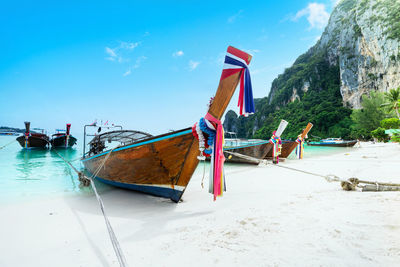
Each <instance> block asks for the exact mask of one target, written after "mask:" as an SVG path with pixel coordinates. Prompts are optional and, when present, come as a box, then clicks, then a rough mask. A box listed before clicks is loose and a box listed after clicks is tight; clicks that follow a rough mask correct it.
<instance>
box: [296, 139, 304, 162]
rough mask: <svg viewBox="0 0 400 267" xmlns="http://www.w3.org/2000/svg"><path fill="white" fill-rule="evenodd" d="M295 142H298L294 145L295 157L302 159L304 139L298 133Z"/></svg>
mask: <svg viewBox="0 0 400 267" xmlns="http://www.w3.org/2000/svg"><path fill="white" fill-rule="evenodd" d="M296 143H297V144H298V145H297V146H296V155H297V158H298V159H302V158H303V154H304V139H303V138H302V137H301V135H299V136H298V138H297V139H296Z"/></svg>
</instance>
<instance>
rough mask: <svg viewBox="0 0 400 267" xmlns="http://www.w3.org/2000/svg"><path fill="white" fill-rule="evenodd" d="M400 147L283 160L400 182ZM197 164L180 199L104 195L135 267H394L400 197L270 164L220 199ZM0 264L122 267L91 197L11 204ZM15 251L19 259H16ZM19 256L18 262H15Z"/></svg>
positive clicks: (232, 173)
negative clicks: (349, 188)
mask: <svg viewBox="0 0 400 267" xmlns="http://www.w3.org/2000/svg"><path fill="white" fill-rule="evenodd" d="M399 160H400V146H399V144H395V143H387V144H381V143H379V144H368V143H362V146H361V148H359V149H355V150H351V151H349V152H345V153H337V154H336V153H335V154H333V155H330V156H325V155H323V156H318V157H312V158H305V159H303V160H301V161H299V160H294V159H293V160H292V159H289V160H286V161H285V162H283V163H280V164H282V165H286V166H289V167H293V168H298V169H302V170H308V171H311V172H315V173H321V174H324V175H327V174H330V173H332V174H336V175H337V176H340V177H341V178H344V179H347V178H350V177H358V178H360V179H365V180H372V181H386V182H400V175H399V173H400V168H399V167H398V162H399ZM202 176H203V166H202V165H199V167H198V169H197V170H196V172H195V174H194V176H193V177H192V180H191V182H190V183H189V186H188V188H187V190H186V192H185V194H184V196H183V202H181V203H179V204H175V203H172V202H171V201H170V200H168V199H162V198H157V197H152V196H149V195H144V194H141V193H136V192H132V191H128V190H122V189H112V190H104V191H103V192H101V197H102V198H103V201H104V205H105V210H106V214H107V215H108V217H109V219H110V222H111V224H112V226H113V229H114V231H115V234H116V236H117V238H118V240H119V242H120V244H121V247H122V250H123V252H124V254H125V257H126V259H127V262H128V264H129V265H131V266H148V265H150V266H172V265H173V266H185V265H192V266H207V265H212V266H221V265H222V266H243V265H244V266H246V265H252V266H299V265H300V266H304V265H306V266H316V265H318V266H319V265H324V266H332V265H335V266H337V265H346V266H377V265H380V266H395V265H396V264H397V263H398V262H399V260H400V240H398V238H397V237H398V236H399V234H400V213H399V212H398V211H396V209H397V207H398V203H399V201H400V193H399V192H354V191H351V192H347V191H343V190H342V189H341V187H340V184H339V183H328V182H326V181H325V180H324V179H322V178H318V177H314V176H310V175H306V174H302V173H297V172H294V171H291V170H287V169H283V168H279V167H276V166H272V165H267V166H262V165H260V166H248V165H235V166H234V167H232V168H228V169H227V171H226V177H227V190H228V191H227V192H226V193H225V194H224V196H223V197H221V198H218V199H217V201H216V202H214V201H212V196H211V195H210V194H209V193H208V192H207V191H208V171H207V170H206V172H205V182H204V188H203V189H202V188H201V186H200V183H201V179H202ZM0 210H1V211H2V213H3V214H4V215H5V216H4V218H3V220H2V221H3V227H1V230H0V235H1V236H2V237H3V238H2V242H0V244H1V249H2V252H3V256H2V257H1V259H0V265H2V266H52V265H54V263H55V262H57V265H58V266H118V261H117V259H116V257H115V255H114V251H113V249H112V246H111V242H110V240H109V237H108V233H107V229H106V226H105V224H104V219H103V218H102V215H101V211H100V208H99V205H98V203H97V200H96V198H95V197H94V195H92V194H90V195H89V194H88V195H84V196H83V195H82V196H72V195H71V196H69V195H68V196H67V195H63V196H44V197H43V198H40V199H32V200H31V201H23V202H18V203H7V205H2V206H1V207H0ZM17 251H18V253H17ZM17 255H18V256H17Z"/></svg>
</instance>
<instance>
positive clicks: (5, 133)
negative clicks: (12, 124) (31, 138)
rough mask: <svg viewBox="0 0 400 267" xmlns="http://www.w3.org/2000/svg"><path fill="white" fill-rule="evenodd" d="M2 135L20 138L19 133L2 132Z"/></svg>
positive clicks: (0, 133) (0, 132)
mask: <svg viewBox="0 0 400 267" xmlns="http://www.w3.org/2000/svg"><path fill="white" fill-rule="evenodd" d="M0 135H6V136H7V135H8V136H10V135H11V136H19V133H17V132H3V131H0Z"/></svg>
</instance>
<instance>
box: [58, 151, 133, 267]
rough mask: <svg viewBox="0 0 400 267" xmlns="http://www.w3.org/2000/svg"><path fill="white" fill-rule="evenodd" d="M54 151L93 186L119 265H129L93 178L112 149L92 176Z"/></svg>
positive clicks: (122, 266) (80, 178) (83, 181)
mask: <svg viewBox="0 0 400 267" xmlns="http://www.w3.org/2000/svg"><path fill="white" fill-rule="evenodd" d="M53 149H54V150H53V151H54V152H56V154H57V155H58V156H59V157H60V158H61V159H62V160H63V161H64V162H65V163H67V164H68V165H69V166H70V167H71V168H72V169H73V170H74V171H75V172H76V173H77V174H78V177H79V181H80V182H81V183H82V184H83V185H84V186H89V184H90V185H91V186H92V189H93V191H94V194H95V195H96V199H97V201H98V202H99V205H100V209H101V212H102V213H103V217H104V221H105V223H106V226H107V230H108V234H109V236H110V239H111V244H112V245H113V248H114V251H115V255H116V256H117V258H118V262H119V265H120V266H121V267H126V266H128V264H127V262H126V259H125V256H124V253H123V252H122V249H121V246H120V244H119V242H118V239H117V236H116V235H115V233H114V230H113V228H112V226H111V223H110V221H109V220H108V217H107V215H106V212H105V209H104V204H103V200H102V199H101V197H100V195H99V194H98V193H97V189H96V185H95V184H94V182H93V179H94V178H95V177H96V176H97V175H98V174H99V172H100V170H101V169H102V168H103V167H104V164H105V163H106V161H107V160H108V158H109V157H110V155H111V152H112V150H111V151H110V153H108V154H107V156H106V157H104V159H103V161H102V163H101V164H100V165H99V167H98V168H97V169H96V171H95V172H94V173H93V175H92V176H91V177H87V176H86V175H85V174H84V173H82V172H80V171H78V170H77V169H76V168H75V167H74V166H73V165H72V164H71V162H69V161H68V160H66V159H65V158H64V157H63V156H61V154H60V153H58V151H57V150H56V149H55V148H53Z"/></svg>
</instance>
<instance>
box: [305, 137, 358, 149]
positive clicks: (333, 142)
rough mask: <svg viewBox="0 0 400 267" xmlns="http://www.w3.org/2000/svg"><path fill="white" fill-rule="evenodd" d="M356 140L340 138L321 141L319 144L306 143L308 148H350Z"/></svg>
mask: <svg viewBox="0 0 400 267" xmlns="http://www.w3.org/2000/svg"><path fill="white" fill-rule="evenodd" d="M357 142H358V141H357V140H343V139H341V138H326V139H321V141H319V142H308V143H307V145H309V146H335V147H352V146H354V145H355V144H356V143H357Z"/></svg>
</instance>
